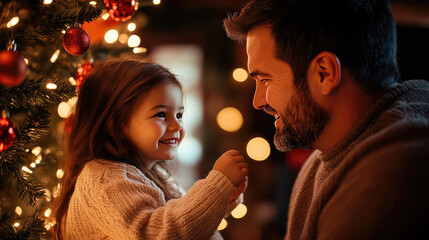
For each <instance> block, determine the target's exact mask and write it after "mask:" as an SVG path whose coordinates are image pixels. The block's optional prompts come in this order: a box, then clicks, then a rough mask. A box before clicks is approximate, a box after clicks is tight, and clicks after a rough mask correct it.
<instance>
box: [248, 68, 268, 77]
mask: <svg viewBox="0 0 429 240" xmlns="http://www.w3.org/2000/svg"><path fill="white" fill-rule="evenodd" d="M249 75H250V76H251V77H252V78H255V77H256V76H265V77H272V76H271V75H270V74H268V73H264V72H261V71H259V70H255V71H253V72H251V73H250V74H249Z"/></svg>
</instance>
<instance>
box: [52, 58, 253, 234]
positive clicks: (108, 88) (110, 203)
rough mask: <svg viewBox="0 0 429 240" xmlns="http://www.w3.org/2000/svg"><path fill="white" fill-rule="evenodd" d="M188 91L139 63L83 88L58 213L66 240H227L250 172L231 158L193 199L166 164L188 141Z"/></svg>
mask: <svg viewBox="0 0 429 240" xmlns="http://www.w3.org/2000/svg"><path fill="white" fill-rule="evenodd" d="M183 112H184V108H183V103H182V88H181V85H180V83H179V82H178V80H177V79H176V78H175V76H174V75H173V74H171V73H170V72H169V71H168V70H166V69H165V68H163V67H161V66H160V65H158V64H154V63H146V62H141V61H137V60H111V61H108V62H105V63H102V64H100V65H99V66H96V67H95V68H94V69H93V70H92V72H91V73H90V75H89V76H88V77H87V79H86V81H85V83H84V84H83V86H82V88H81V90H80V93H79V99H78V102H77V105H76V111H75V117H74V123H73V126H72V130H71V133H70V136H69V139H68V144H67V154H66V158H65V166H64V171H65V177H64V178H63V181H62V189H61V193H60V196H59V198H58V207H57V208H56V212H55V218H56V219H55V220H56V225H55V227H54V235H55V237H56V238H58V239H121V240H122V239H198V240H202V239H210V238H211V239H222V237H221V236H220V234H219V233H218V232H217V231H216V228H217V226H218V225H219V223H220V221H221V220H222V218H223V217H224V216H225V214H228V212H227V209H233V207H234V205H237V201H238V200H239V199H240V198H237V197H238V196H239V195H240V193H242V192H243V191H244V190H245V185H246V184H247V183H246V179H247V178H246V175H247V173H248V165H247V163H246V162H245V160H244V157H243V156H241V155H240V153H238V152H237V151H234V150H231V151H228V152H226V153H224V154H223V155H222V156H221V157H220V158H219V159H218V160H217V161H216V163H215V164H214V167H213V170H212V171H211V172H210V173H209V174H208V176H207V177H206V178H205V179H202V180H199V181H197V182H196V183H195V184H194V186H193V187H192V188H191V189H189V191H188V192H187V194H186V195H184V196H183V197H182V196H181V193H180V192H179V191H178V188H177V185H176V184H174V181H172V179H171V178H170V177H169V174H168V171H167V169H166V164H165V161H166V160H171V159H174V158H176V156H177V148H178V146H179V144H180V142H181V141H182V139H183V136H184V134H185V131H184V129H183V122H182V115H183Z"/></svg>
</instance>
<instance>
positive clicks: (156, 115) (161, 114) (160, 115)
mask: <svg viewBox="0 0 429 240" xmlns="http://www.w3.org/2000/svg"><path fill="white" fill-rule="evenodd" d="M154 117H162V118H163V117H165V113H164V112H159V113H157V114H155V115H154Z"/></svg>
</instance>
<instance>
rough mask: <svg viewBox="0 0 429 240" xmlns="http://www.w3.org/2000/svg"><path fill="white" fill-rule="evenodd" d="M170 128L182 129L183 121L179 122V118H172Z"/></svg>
mask: <svg viewBox="0 0 429 240" xmlns="http://www.w3.org/2000/svg"><path fill="white" fill-rule="evenodd" d="M168 129H169V130H170V131H180V130H181V129H182V123H181V122H179V120H178V119H176V118H175V119H172V120H171V122H170V123H169V124H168Z"/></svg>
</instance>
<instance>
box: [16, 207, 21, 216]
mask: <svg viewBox="0 0 429 240" xmlns="http://www.w3.org/2000/svg"><path fill="white" fill-rule="evenodd" d="M15 213H16V214H17V215H21V214H22V208H21V207H20V206H16V208H15Z"/></svg>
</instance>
